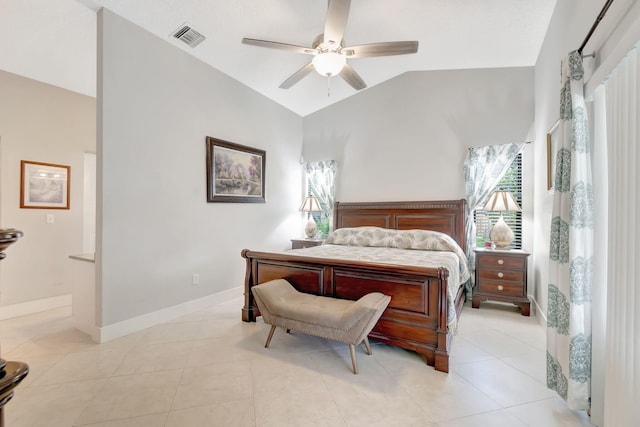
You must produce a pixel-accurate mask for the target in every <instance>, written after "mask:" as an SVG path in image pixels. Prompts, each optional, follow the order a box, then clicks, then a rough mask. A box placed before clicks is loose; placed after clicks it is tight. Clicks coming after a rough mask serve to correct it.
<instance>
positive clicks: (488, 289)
mask: <svg viewBox="0 0 640 427" xmlns="http://www.w3.org/2000/svg"><path fill="white" fill-rule="evenodd" d="M478 291H479V292H482V293H487V294H492V295H495V296H499V295H505V296H514V297H523V296H525V295H524V286H523V285H522V283H512V282H503V281H500V280H483V281H481V282H480V284H479V285H478Z"/></svg>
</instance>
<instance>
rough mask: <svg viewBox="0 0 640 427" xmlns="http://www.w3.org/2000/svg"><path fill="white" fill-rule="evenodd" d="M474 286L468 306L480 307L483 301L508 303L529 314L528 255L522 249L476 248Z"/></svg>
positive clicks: (524, 313) (524, 314)
mask: <svg viewBox="0 0 640 427" xmlns="http://www.w3.org/2000/svg"><path fill="white" fill-rule="evenodd" d="M475 253H476V286H475V288H473V299H472V303H471V306H472V307H473V308H480V303H481V302H482V301H487V300H493V301H502V302H510V303H513V304H515V305H517V306H518V307H520V309H521V310H522V315H523V316H529V315H530V310H531V302H529V298H528V297H527V258H528V257H529V253H528V252H526V251H522V250H515V249H514V250H499V249H493V250H492V249H476V250H475Z"/></svg>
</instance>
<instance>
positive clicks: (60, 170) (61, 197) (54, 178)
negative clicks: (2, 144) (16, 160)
mask: <svg viewBox="0 0 640 427" xmlns="http://www.w3.org/2000/svg"><path fill="white" fill-rule="evenodd" d="M70 178H71V167H70V166H64V165H54V164H51V163H40V162H31V161H27V160H22V161H20V207H21V208H31V209H69V184H70Z"/></svg>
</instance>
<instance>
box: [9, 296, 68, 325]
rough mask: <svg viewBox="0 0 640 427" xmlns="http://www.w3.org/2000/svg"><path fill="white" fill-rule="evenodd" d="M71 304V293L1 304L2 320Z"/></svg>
mask: <svg viewBox="0 0 640 427" xmlns="http://www.w3.org/2000/svg"><path fill="white" fill-rule="evenodd" d="M69 306H71V294H66V295H60V296H57V297H51V298H43V299H39V300H35V301H27V302H22V303H19V304H11V305H4V306H0V320H5V319H11V318H13V317H20V316H25V315H27V314H33V313H40V312H41V311H47V310H53V309H56V308H62V307H69Z"/></svg>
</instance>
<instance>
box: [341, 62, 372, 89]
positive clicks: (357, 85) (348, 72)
mask: <svg viewBox="0 0 640 427" xmlns="http://www.w3.org/2000/svg"><path fill="white" fill-rule="evenodd" d="M339 76H340V77H342V78H343V79H344V81H345V82H347V83H349V84H350V85H351V86H352V87H353V88H354V89H355V90H360V89H364V88H365V87H367V84H366V83H365V82H364V80H362V77H360V75H359V74H358V73H356V70H354V69H353V67H352V66H351V65H349V64H348V63H347V64H344V68H342V71H340V74H339Z"/></svg>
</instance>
